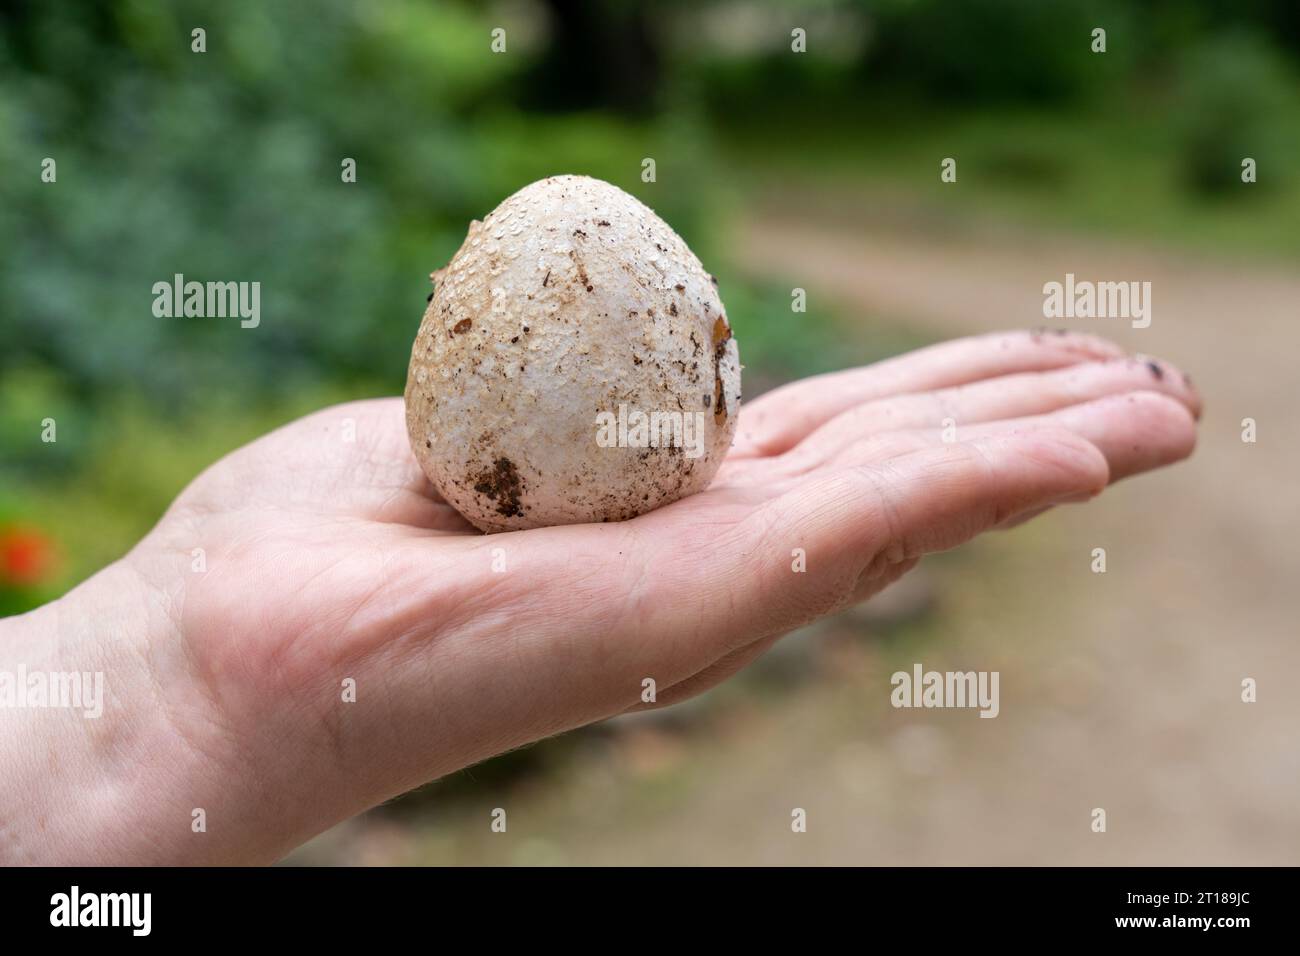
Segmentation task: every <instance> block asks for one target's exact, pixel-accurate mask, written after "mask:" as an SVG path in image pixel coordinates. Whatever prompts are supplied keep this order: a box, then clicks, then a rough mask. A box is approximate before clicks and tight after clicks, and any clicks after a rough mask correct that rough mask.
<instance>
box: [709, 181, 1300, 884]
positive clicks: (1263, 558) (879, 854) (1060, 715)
mask: <svg viewBox="0 0 1300 956" xmlns="http://www.w3.org/2000/svg"><path fill="white" fill-rule="evenodd" d="M810 209H811V210H812V212H810V211H809V210H810ZM734 248H735V249H736V250H737V253H736V254H737V256H738V259H739V262H740V263H741V264H742V267H743V268H745V269H746V270H748V271H752V272H753V273H755V274H758V275H766V276H771V275H777V276H782V277H788V278H789V279H790V280H791V281H792V283H794V284H798V285H800V286H803V287H804V288H806V289H807V290H808V294H809V296H810V297H812V296H818V295H823V296H826V297H828V298H830V299H834V300H835V301H836V302H837V303H838V304H839V305H841V306H842V307H843V308H844V310H845V311H846V312H847V313H848V314H850V315H852V314H863V315H884V316H888V317H890V318H891V319H894V318H898V319H902V320H904V321H907V322H908V323H909V324H910V325H913V326H915V327H917V328H920V329H923V330H924V331H926V332H929V333H932V334H933V336H934V337H935V338H936V339H939V338H944V337H949V336H955V335H964V334H969V333H973V332H980V331H985V330H993V329H1000V328H1008V327H1033V326H1039V325H1054V326H1059V325H1062V324H1066V325H1069V326H1070V327H1072V328H1076V329H1079V330H1086V331H1093V332H1097V333H1100V334H1103V335H1106V336H1109V337H1112V338H1114V339H1116V340H1118V341H1119V342H1121V343H1122V344H1123V345H1125V346H1126V347H1128V348H1130V349H1133V350H1134V351H1140V352H1146V353H1150V354H1154V355H1158V356H1162V357H1165V358H1167V359H1169V360H1171V361H1173V362H1174V363H1175V364H1177V365H1179V366H1181V367H1182V368H1183V369H1184V370H1186V371H1188V372H1190V374H1191V375H1192V376H1193V378H1194V379H1195V381H1196V382H1197V384H1198V386H1199V387H1200V389H1201V390H1202V393H1203V394H1204V396H1205V399H1206V405H1207V413H1206V416H1205V418H1204V420H1203V422H1202V430H1201V440H1200V444H1199V447H1198V450H1197V452H1196V455H1195V456H1194V458H1193V459H1192V461H1191V462H1190V463H1188V464H1184V465H1182V466H1180V467H1177V468H1175V469H1171V470H1169V471H1166V472H1162V473H1161V474H1159V475H1154V476H1148V477H1146V478H1143V479H1141V480H1137V481H1133V482H1128V483H1126V484H1124V485H1121V486H1119V487H1117V488H1114V489H1112V490H1111V491H1110V492H1108V493H1107V495H1106V496H1105V497H1104V498H1103V499H1102V500H1101V501H1099V502H1097V503H1095V504H1093V505H1091V506H1089V507H1087V508H1086V509H1072V510H1071V509H1067V510H1066V511H1065V512H1063V513H1061V514H1060V515H1054V516H1052V517H1051V518H1050V519H1049V523H1048V524H1047V526H1046V528H1045V529H1039V530H1036V531H1026V532H1025V536H1023V537H1020V538H1017V535H1020V534H1021V533H1020V532H1016V533H1014V534H1013V535H1011V536H1010V537H1009V540H1010V542H1011V544H1012V547H1010V548H1008V547H1007V544H1006V542H1002V543H999V544H996V545H994V548H995V549H996V550H997V553H999V554H1001V555H1002V557H1003V559H1004V560H1006V561H1007V562H1009V563H1010V564H1011V565H1012V566H1013V567H1016V568H1018V570H1017V571H1015V572H1014V573H1015V574H1017V576H1018V581H1019V583H1020V584H1021V587H1020V588H1016V589H1011V590H1010V591H1009V592H1008V593H1002V594H996V595H994V594H988V593H984V592H988V591H989V590H991V589H994V588H995V583H994V581H993V580H992V579H991V578H990V580H988V581H987V582H973V583H972V586H973V587H974V590H975V592H976V593H975V594H974V595H972V596H971V600H970V602H968V603H969V604H970V606H971V607H981V608H982V613H983V614H984V615H985V618H984V619H983V620H981V621H980V622H979V625H980V627H981V628H982V633H983V638H982V639H981V640H980V646H979V647H978V649H976V648H972V647H966V648H964V649H963V651H962V654H963V660H964V661H967V663H965V664H964V666H967V667H977V668H979V667H981V666H983V667H988V668H989V669H993V668H994V667H996V666H998V664H986V665H980V664H978V663H977V662H978V660H980V659H985V658H987V659H994V660H997V661H998V663H999V664H1000V665H1001V666H1002V669H1003V684H1002V687H1003V691H1002V693H1003V713H1002V716H1001V717H999V718H998V719H997V720H995V721H980V720H976V721H974V722H973V724H972V722H971V721H954V720H950V719H946V715H945V719H943V720H930V721H926V720H924V719H921V720H917V719H915V718H912V719H911V720H891V719H890V718H889V717H886V718H885V721H886V723H890V724H898V725H899V728H898V731H897V733H901V734H903V737H902V738H901V740H900V739H896V740H895V744H897V745H898V746H895V747H894V749H893V750H892V751H882V750H880V749H879V747H877V745H875V744H874V743H873V742H871V741H869V740H865V741H863V742H862V747H861V748H860V750H859V751H858V756H859V758H861V760H860V762H861V761H866V763H867V765H869V766H873V767H874V769H875V771H878V772H879V773H881V774H884V775H885V779H884V780H883V781H882V780H879V779H872V780H870V781H869V783H868V785H867V787H866V790H865V791H864V792H855V791H852V790H850V791H848V792H845V791H844V788H842V787H840V788H835V787H829V788H827V789H826V790H825V791H824V793H825V795H826V798H827V800H828V805H827V806H825V807H823V812H824V813H825V814H827V815H828V816H829V817H830V818H831V819H837V820H847V819H849V818H850V817H851V816H852V815H853V814H854V813H855V809H854V808H855V807H857V808H858V810H859V811H861V812H859V813H858V815H859V816H860V817H863V819H861V820H859V822H858V823H857V824H853V825H852V826H856V827H857V828H858V830H859V831H860V832H858V833H857V835H856V836H850V834H849V833H847V832H845V830H844V829H842V828H841V827H837V828H835V830H834V831H832V832H829V833H824V836H823V838H822V839H821V840H818V839H816V838H815V837H814V835H813V828H812V827H810V831H809V834H808V835H807V836H808V837H809V843H812V844H816V845H818V849H817V850H816V851H814V850H813V849H811V848H809V849H808V850H800V851H798V854H797V857H785V856H784V855H783V858H790V859H795V858H798V859H805V860H806V859H809V857H810V856H812V857H813V858H816V857H824V858H826V859H829V860H840V861H848V860H850V859H870V860H873V861H875V862H897V863H906V862H916V863H925V862H949V863H961V862H989V863H1011V862H1020V863H1092V862H1096V863H1102V862H1114V863H1118V862H1126V863H1173V864H1183V863H1242V864H1244V863H1292V864H1294V863H1297V862H1300V800H1297V798H1298V797H1300V694H1297V693H1296V688H1297V687H1298V686H1300V641H1298V640H1297V637H1298V634H1297V631H1298V628H1297V620H1298V619H1300V614H1298V613H1297V612H1298V611H1300V599H1298V594H1300V587H1298V586H1297V572H1300V561H1298V560H1297V552H1298V546H1300V495H1298V494H1297V476H1298V475H1300V445H1297V443H1296V441H1295V434H1296V429H1295V426H1296V422H1297V421H1300V373H1298V370H1297V356H1300V276H1298V275H1297V274H1296V270H1290V271H1286V270H1284V269H1282V268H1281V267H1278V266H1273V267H1268V266H1262V267H1254V266H1250V265H1241V264H1222V263H1216V262H1207V261H1204V260H1200V259H1196V258H1191V257H1185V256H1179V255H1176V254H1170V253H1164V252H1160V251H1156V250H1152V249H1143V248H1140V247H1132V246H1127V247H1123V246H1117V245H1114V244H1110V243H1101V242H1092V241H1086V240H1081V239H1077V238H1064V237H1053V236H1042V235H1033V236H1025V235H1016V234H1014V233H1008V232H1007V231H1006V230H1005V229H1000V230H997V231H987V232H980V231H978V229H976V230H972V229H969V228H958V229H953V230H951V231H949V230H945V229H944V228H943V226H942V224H940V225H939V226H938V227H936V224H935V223H933V222H928V223H924V224H922V225H921V226H919V227H918V228H915V229H909V228H907V227H906V225H904V224H900V223H899V222H898V221H897V217H893V218H892V219H891V221H890V222H888V223H887V224H880V223H875V224H873V221H872V218H871V216H870V212H869V210H857V213H856V214H855V212H854V210H852V209H849V210H847V211H846V209H845V208H844V207H843V206H842V205H839V206H836V207H835V208H834V209H833V210H832V209H831V207H829V206H826V207H822V214H819V213H818V207H817V203H816V202H812V203H807V204H803V203H801V204H800V207H799V208H798V209H795V208H793V207H792V206H791V204H789V203H788V202H786V203H784V204H781V205H775V206H774V207H773V208H770V209H767V210H763V211H760V212H758V213H757V214H755V215H753V216H752V218H749V219H747V220H745V221H743V222H742V223H741V226H740V229H739V231H738V234H737V236H736V240H735V246H734ZM1067 272H1070V273H1074V274H1075V276H1076V278H1077V279H1094V280H1112V281H1115V280H1137V281H1150V282H1151V283H1152V304H1153V312H1152V315H1153V321H1152V323H1151V326H1150V328H1147V329H1132V328H1131V327H1130V324H1129V322H1128V321H1127V320H1122V319H1075V320H1067V321H1065V322H1049V321H1047V320H1045V319H1044V318H1043V316H1042V305H1043V292H1042V288H1043V284H1044V283H1046V282H1049V281H1053V280H1056V281H1063V280H1064V278H1065V275H1066V273H1067ZM1246 417H1252V418H1254V419H1256V420H1257V422H1258V429H1259V440H1258V442H1257V443H1256V444H1245V443H1243V442H1242V441H1241V421H1242V419H1243V418H1246ZM1094 547H1106V548H1107V550H1108V565H1109V569H1108V573H1106V574H1105V575H1096V574H1093V573H1092V572H1091V570H1090V568H1089V562H1090V554H1091V550H1092V548H1094ZM1030 555H1033V560H1032V561H1029V560H1026V559H1027V558H1028V557H1029V556H1030ZM949 584H950V586H958V585H957V584H956V583H955V582H949ZM1026 633H1028V634H1030V635H1031V636H1030V638H1029V639H1027V640H1025V639H1017V640H1015V641H1014V643H1013V646H1014V647H1015V653H1014V657H1015V658H1016V659H1015V660H1008V659H1006V657H1005V656H1004V655H1005V653H1006V644H1005V641H1004V638H1005V636H1006V635H1008V634H1011V635H1015V634H1026ZM936 653H938V652H936ZM925 663H926V666H927V667H929V666H931V662H930V661H929V660H927V661H925ZM934 664H935V665H936V666H940V665H939V662H938V661H937V660H936V661H935V662H934ZM959 666H960V665H959ZM1245 677H1253V678H1254V679H1255V680H1256V681H1257V682H1258V685H1259V702H1258V703H1256V704H1250V705H1248V704H1244V703H1242V702H1241V701H1240V693H1241V681H1242V679H1243V678H1245ZM907 713H908V712H906V711H900V712H895V714H896V715H898V714H902V715H906V714H907ZM932 713H933V712H932ZM979 725H983V726H979ZM909 726H910V727H911V728H912V729H908V727H909ZM909 739H913V742H915V743H917V744H919V745H920V747H919V749H920V750H922V751H927V752H933V753H934V754H936V755H937V756H936V757H935V759H934V760H928V765H929V769H928V770H927V772H925V773H922V774H920V775H919V776H916V775H914V774H910V773H909V772H908V771H907V770H906V769H904V768H905V767H906V765H907V762H908V757H907V752H909V751H915V750H917V749H918V748H916V747H911V746H909V745H908V740H909ZM891 753H892V755H893V756H892V757H891V756H890V754H891ZM873 754H874V757H872V755H873ZM913 756H914V755H913ZM835 760H841V761H842V758H836V757H834V756H833V755H832V754H827V761H828V763H827V764H826V765H824V766H822V767H821V768H820V770H815V769H809V770H806V771H804V772H805V773H812V774H813V775H814V776H818V777H823V778H824V779H826V780H835V779H837V776H842V775H843V774H842V773H839V772H838V771H837V770H836V768H835V767H833V766H831V763H833V762H834V761H835ZM913 762H915V761H913ZM921 762H922V763H923V764H925V763H927V760H926V759H923V760H922V761H921ZM840 769H841V770H842V768H840ZM891 774H892V778H893V780H894V781H895V782H896V784H898V785H891V784H890V783H889V779H890V775H891ZM868 776H872V775H871V774H868ZM837 794H838V797H837V796H836V795H837ZM1093 807H1104V808H1105V809H1106V810H1107V813H1108V816H1109V827H1108V832H1107V833H1106V834H1105V835H1094V834H1092V833H1091V832H1090V830H1089V820H1090V817H1089V814H1090V811H1091V809H1092V808H1093ZM873 815H874V816H875V817H876V818H877V819H876V822H875V823H872V822H870V820H868V819H866V818H867V817H871V816H873ZM843 826H844V827H848V826H850V824H848V823H844V824H843Z"/></svg>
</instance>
